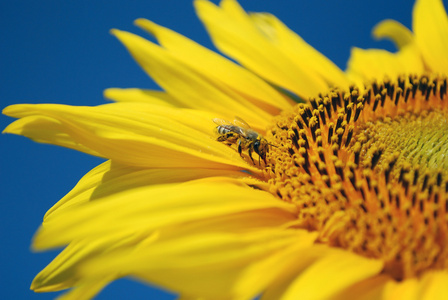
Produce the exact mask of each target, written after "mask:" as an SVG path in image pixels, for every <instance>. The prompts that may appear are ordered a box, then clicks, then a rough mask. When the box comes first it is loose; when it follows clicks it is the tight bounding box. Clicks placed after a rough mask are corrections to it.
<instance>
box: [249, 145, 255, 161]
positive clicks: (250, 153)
mask: <svg viewBox="0 0 448 300" xmlns="http://www.w3.org/2000/svg"><path fill="white" fill-rule="evenodd" d="M252 151H253V149H252V147H249V150H248V151H247V152H249V157H250V159H251V160H252V163H253V164H254V165H255V162H254V159H253V158H252Z"/></svg>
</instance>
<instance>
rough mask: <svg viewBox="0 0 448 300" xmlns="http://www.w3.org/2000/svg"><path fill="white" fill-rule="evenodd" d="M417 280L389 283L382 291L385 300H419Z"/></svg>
mask: <svg viewBox="0 0 448 300" xmlns="http://www.w3.org/2000/svg"><path fill="white" fill-rule="evenodd" d="M418 284H419V283H418V279H416V278H411V279H406V280H403V281H402V282H396V281H389V282H388V283H387V284H386V288H385V290H384V295H383V299H386V300H419V299H420V296H419V293H418Z"/></svg>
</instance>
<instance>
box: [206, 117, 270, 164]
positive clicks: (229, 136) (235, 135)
mask: <svg viewBox="0 0 448 300" xmlns="http://www.w3.org/2000/svg"><path fill="white" fill-rule="evenodd" d="M213 122H214V123H215V124H216V125H218V126H217V127H216V131H217V133H218V134H219V136H218V139H217V140H218V141H219V142H225V143H226V144H228V145H229V146H230V145H232V144H235V143H236V144H237V146H238V153H239V154H240V155H241V157H243V155H242V152H243V150H247V152H248V154H249V157H250V159H251V160H252V163H253V164H255V162H254V159H253V157H252V152H255V153H257V154H258V164H260V158H261V159H263V161H264V163H265V164H266V153H267V152H268V151H269V146H274V145H272V144H270V143H268V141H267V140H266V139H265V138H264V137H263V136H262V135H261V134H259V133H258V132H256V131H255V130H253V129H252V128H250V126H249V124H247V123H246V122H245V121H244V120H243V119H241V118H239V117H235V120H233V123H232V122H229V121H226V120H223V119H219V118H215V119H213Z"/></svg>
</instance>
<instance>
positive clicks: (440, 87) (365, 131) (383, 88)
mask: <svg viewBox="0 0 448 300" xmlns="http://www.w3.org/2000/svg"><path fill="white" fill-rule="evenodd" d="M446 91H447V82H446V78H439V77H431V78H430V77H428V76H421V77H417V76H408V77H399V78H398V79H397V80H394V81H392V80H389V79H387V78H386V79H384V80H383V81H382V82H373V83H371V84H369V85H368V86H367V87H365V89H364V90H363V91H362V92H361V91H360V89H358V88H351V89H350V90H349V91H346V92H342V91H339V90H337V89H333V90H331V91H330V92H329V93H328V94H326V95H319V97H317V98H315V99H314V98H313V99H310V101H309V104H298V105H297V106H296V107H294V108H293V110H292V111H289V112H285V113H283V114H282V115H280V116H279V117H277V119H276V120H275V125H274V126H273V127H272V128H271V129H270V131H269V132H268V134H267V136H266V138H267V139H268V140H269V141H270V142H271V143H273V144H274V145H278V147H272V148H271V150H270V151H269V153H268V157H267V161H268V164H267V166H266V169H265V173H266V176H267V178H269V183H270V190H271V192H272V193H273V194H274V195H276V196H277V197H279V198H280V199H282V200H283V201H288V202H291V203H294V204H295V205H297V207H298V215H297V224H298V225H297V226H299V227H301V228H307V229H308V230H313V231H319V242H321V243H326V244H328V245H330V246H334V247H342V248H345V249H348V250H350V251H353V252H355V253H358V254H360V255H363V256H366V257H372V258H377V259H382V260H383V261H384V262H385V269H384V272H385V273H387V274H389V275H391V276H393V277H394V278H396V279H398V280H400V279H403V278H410V277H413V276H418V275H420V274H421V273H422V272H424V271H427V270H433V269H445V270H446V269H448V247H447V246H446V245H447V244H448V105H447V97H446Z"/></svg>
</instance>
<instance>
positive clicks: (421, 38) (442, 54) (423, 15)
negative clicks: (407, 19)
mask: <svg viewBox="0 0 448 300" xmlns="http://www.w3.org/2000/svg"><path fill="white" fill-rule="evenodd" d="M412 28H413V31H414V33H415V40H416V43H417V45H418V47H419V49H420V51H421V53H422V55H423V59H424V61H425V63H426V65H427V67H428V68H429V70H431V71H433V72H438V73H441V74H448V57H447V55H446V54H447V53H448V18H447V15H446V11H445V8H444V7H443V2H442V0H417V1H416V3H415V6H414V12H413V24H412Z"/></svg>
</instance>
